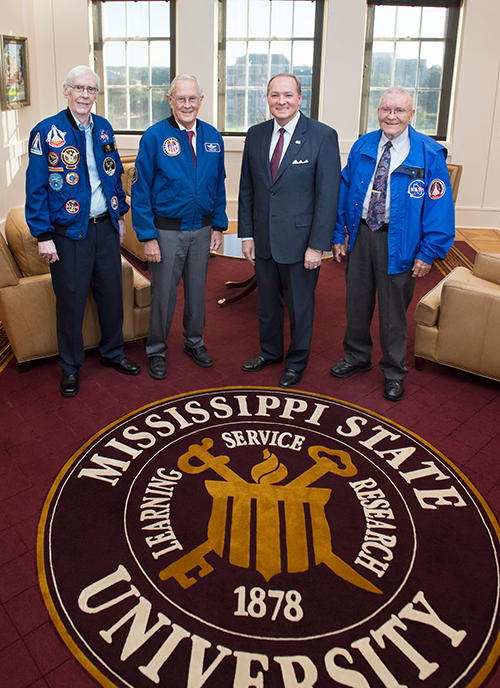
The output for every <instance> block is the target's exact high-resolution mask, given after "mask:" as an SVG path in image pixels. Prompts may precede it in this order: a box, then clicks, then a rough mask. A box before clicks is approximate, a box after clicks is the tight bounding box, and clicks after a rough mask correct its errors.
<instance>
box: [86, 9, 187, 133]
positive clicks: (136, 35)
mask: <svg viewBox="0 0 500 688" xmlns="http://www.w3.org/2000/svg"><path fill="white" fill-rule="evenodd" d="M174 12H175V2H165V1H161V2H160V1H158V0H151V2H147V1H145V0H140V1H139V2H134V1H131V2H116V1H115V0H107V2H104V3H103V2H101V1H100V0H93V24H94V60H95V71H96V72H97V74H99V77H100V79H101V91H100V93H99V99H98V102H97V112H98V113H99V114H100V115H103V116H104V117H106V119H108V120H109V121H110V122H111V124H112V126H113V128H114V129H115V131H117V132H119V133H124V132H138V133H139V132H143V131H145V130H146V129H147V128H148V127H149V126H150V125H151V124H154V123H155V122H158V121H159V120H161V119H163V118H164V117H168V116H169V115H170V106H169V104H168V102H167V100H166V98H165V95H166V90H167V88H168V86H169V84H170V81H171V78H173V75H174V74H175V67H174V45H173V43H174V41H173V31H172V30H171V27H174V26H175V21H174V19H175V15H174ZM171 74H172V77H171V76H170V75H171Z"/></svg>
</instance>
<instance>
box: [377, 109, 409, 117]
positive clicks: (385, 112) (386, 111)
mask: <svg viewBox="0 0 500 688" xmlns="http://www.w3.org/2000/svg"><path fill="white" fill-rule="evenodd" d="M379 111H380V112H381V113H382V114H383V115H390V114H391V113H392V112H394V114H395V115H396V116H397V117H402V116H403V115H404V114H405V113H407V112H408V110H405V109H404V108H395V109H394V108H386V107H385V108H379Z"/></svg>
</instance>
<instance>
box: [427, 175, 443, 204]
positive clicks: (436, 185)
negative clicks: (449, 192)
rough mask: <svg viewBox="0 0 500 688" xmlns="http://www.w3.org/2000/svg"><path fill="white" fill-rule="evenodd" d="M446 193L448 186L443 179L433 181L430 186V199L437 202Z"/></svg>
mask: <svg viewBox="0 0 500 688" xmlns="http://www.w3.org/2000/svg"><path fill="white" fill-rule="evenodd" d="M445 193H446V184H445V183H444V182H443V181H441V179H433V180H432V182H431V184H430V186H429V198H432V200H433V201H437V199H438V198H443V196H444V195H445Z"/></svg>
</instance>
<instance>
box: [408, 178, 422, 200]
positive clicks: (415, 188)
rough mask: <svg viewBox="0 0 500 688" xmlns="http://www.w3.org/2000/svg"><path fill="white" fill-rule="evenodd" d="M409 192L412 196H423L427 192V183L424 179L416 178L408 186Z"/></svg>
mask: <svg viewBox="0 0 500 688" xmlns="http://www.w3.org/2000/svg"><path fill="white" fill-rule="evenodd" d="M408 193H409V194H410V196H411V197H412V198H422V196H423V195H424V194H425V183H424V180H423V179H414V180H413V181H412V182H410V184H409V186H408Z"/></svg>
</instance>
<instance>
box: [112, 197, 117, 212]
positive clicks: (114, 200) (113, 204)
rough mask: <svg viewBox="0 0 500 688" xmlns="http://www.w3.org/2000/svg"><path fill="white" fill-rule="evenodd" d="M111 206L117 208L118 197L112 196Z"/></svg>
mask: <svg viewBox="0 0 500 688" xmlns="http://www.w3.org/2000/svg"><path fill="white" fill-rule="evenodd" d="M111 207H112V208H113V210H116V209H117V208H118V198H117V197H116V196H113V198H112V199H111Z"/></svg>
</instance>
